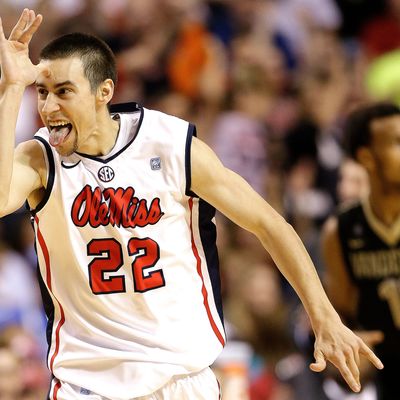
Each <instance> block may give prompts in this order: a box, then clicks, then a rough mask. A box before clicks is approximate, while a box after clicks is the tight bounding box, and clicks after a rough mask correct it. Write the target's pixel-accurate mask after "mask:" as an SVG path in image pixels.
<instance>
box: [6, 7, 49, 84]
mask: <svg viewBox="0 0 400 400" xmlns="http://www.w3.org/2000/svg"><path fill="white" fill-rule="evenodd" d="M42 19H43V18H42V16H41V15H40V14H39V15H35V12H34V11H33V10H28V9H24V11H23V12H22V14H21V16H20V18H19V20H18V22H17V23H16V25H15V26H14V29H13V30H12V32H11V34H10V37H9V38H8V39H6V37H5V35H4V31H3V25H2V23H1V20H0V65H1V83H2V84H7V85H21V86H27V85H30V84H31V83H33V82H34V81H35V79H36V77H37V75H38V72H39V68H38V66H36V65H34V64H33V63H32V62H31V60H30V58H29V43H30V41H31V39H32V36H33V35H34V33H35V32H36V31H37V29H38V28H39V26H40V24H41V22H42Z"/></svg>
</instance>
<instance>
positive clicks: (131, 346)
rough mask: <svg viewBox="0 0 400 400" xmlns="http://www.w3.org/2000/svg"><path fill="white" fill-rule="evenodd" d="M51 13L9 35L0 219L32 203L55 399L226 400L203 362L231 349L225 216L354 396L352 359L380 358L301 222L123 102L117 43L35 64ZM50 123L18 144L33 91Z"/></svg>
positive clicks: (26, 14) (165, 123)
mask: <svg viewBox="0 0 400 400" xmlns="http://www.w3.org/2000/svg"><path fill="white" fill-rule="evenodd" d="M41 21H42V16H40V15H37V16H36V15H35V13H34V11H32V10H24V11H23V13H22V15H21V17H20V20H19V21H18V22H17V24H16V26H15V27H14V29H13V31H12V32H11V34H10V37H9V38H8V39H6V38H5V36H4V33H3V30H2V28H0V59H1V68H2V76H1V81H0V132H1V146H0V177H1V185H0V215H6V214H9V213H11V212H13V211H14V210H16V209H17V208H19V207H21V205H22V204H23V203H24V202H25V199H27V200H28V203H29V206H30V208H31V211H32V214H33V218H34V228H35V234H36V245H37V253H38V259H39V270H40V277H41V278H40V282H41V288H42V295H43V299H44V303H45V306H46V311H47V315H48V317H49V325H48V340H49V353H48V366H49V368H50V371H51V373H52V374H53V380H52V384H51V388H50V393H49V398H51V399H59V400H65V399H68V400H71V399H88V400H94V399H113V400H127V399H138V398H140V399H146V400H150V399H170V400H172V399H174V400H175V399H180V400H181V399H190V400H194V399H196V400H197V399H204V400H213V399H218V398H220V393H219V387H218V383H217V381H216V379H215V376H214V375H213V373H212V372H211V370H210V368H209V366H210V365H211V364H212V363H213V362H214V360H215V359H216V357H217V356H218V354H219V353H220V351H221V350H222V348H223V346H224V344H225V334H224V327H223V322H222V309H221V298H220V293H219V276H218V262H217V251H216V248H215V226H214V222H213V218H214V212H215V209H214V207H216V208H217V209H219V210H220V211H221V212H222V213H224V214H225V215H226V216H228V217H229V218H231V219H232V220H233V221H234V222H236V223H237V224H239V225H240V226H242V227H243V228H245V229H247V230H249V231H251V232H253V233H254V234H255V235H256V236H257V237H258V238H259V239H260V241H261V243H262V244H263V246H264V247H265V249H266V250H267V251H268V252H269V253H270V254H271V256H272V257H273V259H274V260H275V262H276V264H277V265H278V266H279V268H280V270H281V271H282V273H283V274H284V275H285V276H286V277H287V279H288V280H289V281H290V283H291V284H292V285H293V287H294V288H295V290H296V291H297V293H298V294H299V296H300V298H301V300H302V302H303V304H304V306H305V308H306V310H307V312H308V315H309V317H310V320H311V323H312V327H313V330H314V332H315V336H316V342H315V363H312V364H311V366H310V367H311V369H312V370H314V371H322V370H323V369H324V368H325V366H326V361H330V362H332V363H333V364H334V365H335V366H336V367H337V368H338V369H339V370H340V371H341V374H342V375H343V377H344V379H345V380H346V381H347V383H348V384H349V385H350V387H351V388H352V389H353V390H354V391H359V390H360V382H359V371H358V362H359V358H360V356H361V355H362V356H365V357H367V358H368V359H369V360H370V361H371V362H372V363H373V364H374V365H375V366H376V367H377V368H382V364H381V362H380V360H379V359H378V358H377V357H376V356H375V354H374V353H373V352H372V351H371V350H370V349H369V347H368V346H367V345H366V344H365V343H364V342H363V341H362V340H361V339H360V338H359V337H357V336H356V335H355V334H354V333H353V332H351V331H350V330H349V329H348V328H347V327H345V326H344V325H343V324H342V323H341V320H340V318H339V316H338V314H337V313H336V311H335V310H334V309H333V307H332V305H331V304H330V302H329V301H328V299H327V297H326V295H325V293H324V291H323V289H322V285H321V283H320V281H319V279H318V277H317V274H316V272H315V269H314V267H313V265H312V262H311V261H310V258H309V256H308V255H307V253H306V251H305V249H304V247H303V245H302V244H301V242H300V240H299V238H298V236H297V235H296V234H295V233H294V231H293V229H292V228H291V227H290V226H289V225H288V224H287V223H286V222H285V220H284V219H283V218H282V217H281V216H280V215H278V214H277V213H276V212H275V211H274V210H273V209H272V208H271V207H270V206H269V205H268V204H267V203H266V202H265V201H264V200H263V199H262V198H261V197H259V196H258V195H257V194H256V193H255V192H254V191H253V190H252V189H251V188H250V186H249V185H248V184H247V183H246V182H245V181H244V180H243V179H242V178H241V177H239V176H238V175H236V174H234V173H233V172H231V171H229V170H227V169H226V168H224V167H223V165H221V163H220V161H219V160H218V159H217V157H216V156H215V154H214V153H213V152H212V151H211V150H210V149H209V148H208V147H207V146H206V145H205V144H204V143H202V142H201V141H200V140H198V139H196V138H195V137H194V134H195V128H194V126H193V125H191V124H189V123H188V122H186V121H183V120H180V119H178V118H175V117H172V116H169V115H166V114H163V113H160V112H156V111H152V110H148V109H145V108H143V107H141V106H138V105H136V104H125V105H123V106H116V107H113V108H111V110H109V109H108V105H109V103H110V101H111V99H112V96H113V93H114V86H115V82H116V74H115V62H114V58H113V55H112V53H111V51H110V49H109V48H108V47H107V46H106V45H105V44H104V43H103V42H102V41H100V40H98V39H96V38H94V37H92V36H87V35H82V34H71V35H66V36H63V37H61V38H58V39H55V40H54V41H52V42H51V43H49V44H48V45H47V46H46V47H45V48H44V49H43V50H42V52H41V61H40V63H39V65H33V64H32V62H31V61H30V59H29V57H28V44H29V42H30V40H31V38H32V36H33V34H34V33H35V31H36V30H37V28H38V27H39V25H40V23H41ZM32 83H34V84H35V85H36V88H37V93H38V110H39V114H40V116H41V118H42V121H43V124H44V127H43V128H41V129H40V130H39V131H38V132H37V133H36V134H35V137H34V139H33V140H30V141H27V142H25V143H23V144H21V145H19V146H18V147H17V149H16V150H15V151H14V134H15V123H16V119H17V115H18V109H19V105H20V103H21V97H22V94H23V92H24V89H25V88H26V86H27V85H30V84H32Z"/></svg>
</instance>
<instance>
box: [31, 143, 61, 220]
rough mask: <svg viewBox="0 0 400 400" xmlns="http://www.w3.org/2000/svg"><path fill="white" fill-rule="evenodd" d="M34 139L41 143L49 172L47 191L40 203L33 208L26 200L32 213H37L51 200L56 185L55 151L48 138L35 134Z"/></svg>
mask: <svg viewBox="0 0 400 400" xmlns="http://www.w3.org/2000/svg"><path fill="white" fill-rule="evenodd" d="M34 139H35V140H37V141H38V142H39V145H40V147H41V148H42V150H43V153H44V159H45V161H46V164H47V171H48V173H47V183H46V189H45V193H44V196H43V199H42V200H41V201H40V203H39V204H38V205H37V206H36V207H35V208H34V209H31V208H30V206H29V203H28V201H26V205H27V208H28V209H29V211H30V212H31V213H32V215H35V214H36V213H37V212H39V211H40V210H41V209H42V208H43V207H44V206H45V205H46V203H47V201H48V200H49V197H50V194H51V191H52V189H53V186H54V177H55V163H54V156H53V152H52V151H51V148H50V145H49V144H48V143H47V142H46V140H44V139H43V138H42V137H40V136H34Z"/></svg>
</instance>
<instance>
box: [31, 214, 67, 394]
mask: <svg viewBox="0 0 400 400" xmlns="http://www.w3.org/2000/svg"><path fill="white" fill-rule="evenodd" d="M35 222H36V234H37V238H38V242H39V246H40V248H41V250H42V253H43V257H44V262H45V265H46V284H47V287H48V289H49V291H50V293H51V294H52V296H53V297H54V299H55V300H56V301H57V304H58V307H59V309H60V320H59V321H58V324H57V328H56V334H55V341H56V344H55V349H54V353H53V356H52V357H51V360H50V371H51V372H52V373H53V365H54V360H55V358H56V356H57V354H58V352H59V350H60V329H61V327H62V326H63V325H64V323H65V315H64V310H63V308H62V306H61V304H60V302H59V301H58V300H57V298H56V297H55V296H54V293H53V292H52V286H51V268H50V255H49V250H48V248H47V245H46V242H45V240H44V238H43V235H42V233H41V231H40V228H39V218H38V216H37V215H35ZM60 386H61V384H60ZM57 391H58V389H57ZM54 393H55V394H56V390H54Z"/></svg>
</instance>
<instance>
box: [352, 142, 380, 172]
mask: <svg viewBox="0 0 400 400" xmlns="http://www.w3.org/2000/svg"><path fill="white" fill-rule="evenodd" d="M356 159H357V161H358V162H359V163H360V164H361V165H362V166H363V167H364V168H365V169H366V170H367V171H372V170H373V169H374V168H375V159H374V157H373V155H372V153H371V150H370V149H369V148H368V147H360V148H359V149H357V153H356Z"/></svg>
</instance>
